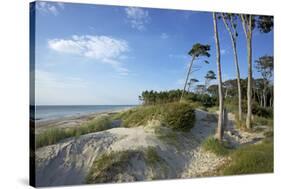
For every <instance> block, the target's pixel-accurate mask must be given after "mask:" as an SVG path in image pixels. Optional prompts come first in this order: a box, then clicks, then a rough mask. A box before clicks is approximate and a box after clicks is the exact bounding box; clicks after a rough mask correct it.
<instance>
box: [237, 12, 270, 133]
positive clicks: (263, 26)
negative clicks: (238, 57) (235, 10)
mask: <svg viewBox="0 0 281 189" xmlns="http://www.w3.org/2000/svg"><path fill="white" fill-rule="evenodd" d="M240 18H241V22H242V26H243V30H244V33H245V37H246V40H247V62H248V88H247V119H246V126H247V128H251V127H252V125H251V119H252V89H253V82H252V80H253V78H252V75H253V71H252V36H253V29H254V28H255V26H256V25H258V29H259V30H260V32H262V33H268V32H270V31H271V30H272V28H273V17H272V16H258V17H257V16H254V15H249V14H241V15H240Z"/></svg>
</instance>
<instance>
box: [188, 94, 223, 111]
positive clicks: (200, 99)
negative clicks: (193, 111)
mask: <svg viewBox="0 0 281 189" xmlns="http://www.w3.org/2000/svg"><path fill="white" fill-rule="evenodd" d="M184 99H185V100H187V101H188V100H190V101H192V102H197V103H200V104H201V105H202V106H203V107H205V108H210V107H212V106H215V105H217V103H218V98H217V97H216V96H210V95H208V94H195V93H188V94H185V95H184Z"/></svg>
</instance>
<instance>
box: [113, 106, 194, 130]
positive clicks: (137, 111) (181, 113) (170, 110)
mask: <svg viewBox="0 0 281 189" xmlns="http://www.w3.org/2000/svg"><path fill="white" fill-rule="evenodd" d="M114 118H115V119H121V120H122V126H123V127H137V126H140V125H146V124H147V123H148V121H151V120H159V121H161V123H162V124H163V125H165V126H166V127H169V128H172V129H175V130H183V131H187V130H189V129H191V128H192V127H193V124H194V122H195V112H194V108H193V106H191V105H189V104H187V103H179V102H175V103H167V104H158V105H149V106H140V107H137V108H134V109H132V110H129V111H126V112H123V113H121V114H119V115H116V116H115V117H114Z"/></svg>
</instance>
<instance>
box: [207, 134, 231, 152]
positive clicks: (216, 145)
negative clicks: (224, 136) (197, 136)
mask: <svg viewBox="0 0 281 189" xmlns="http://www.w3.org/2000/svg"><path fill="white" fill-rule="evenodd" d="M202 145H203V148H204V149H205V150H206V151H209V152H212V153H214V154H216V155H219V156H224V155H227V154H228V153H229V149H227V148H226V147H225V144H223V143H220V142H219V141H218V140H217V139H215V138H213V137H209V138H207V139H206V140H205V141H203V144H202Z"/></svg>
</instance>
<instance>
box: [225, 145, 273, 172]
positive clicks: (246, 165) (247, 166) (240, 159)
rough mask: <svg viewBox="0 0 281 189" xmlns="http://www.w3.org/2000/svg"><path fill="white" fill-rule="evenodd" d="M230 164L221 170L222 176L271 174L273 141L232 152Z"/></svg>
mask: <svg viewBox="0 0 281 189" xmlns="http://www.w3.org/2000/svg"><path fill="white" fill-rule="evenodd" d="M230 157H231V161H230V163H229V164H228V165H227V166H226V167H224V168H223V169H222V170H221V174H222V175H237V174H253V173H272V172H273V141H272V140H265V141H263V142H262V143H259V144H253V145H248V146H245V147H242V148H240V149H237V150H235V151H233V153H232V154H231V155H230Z"/></svg>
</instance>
